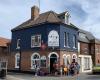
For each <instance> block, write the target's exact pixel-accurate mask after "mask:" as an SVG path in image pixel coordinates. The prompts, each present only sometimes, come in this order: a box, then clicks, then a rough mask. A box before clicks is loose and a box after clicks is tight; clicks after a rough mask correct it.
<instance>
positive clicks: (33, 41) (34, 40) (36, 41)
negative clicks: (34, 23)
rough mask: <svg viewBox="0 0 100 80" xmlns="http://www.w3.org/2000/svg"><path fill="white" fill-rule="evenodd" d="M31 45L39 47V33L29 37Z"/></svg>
mask: <svg viewBox="0 0 100 80" xmlns="http://www.w3.org/2000/svg"><path fill="white" fill-rule="evenodd" d="M31 47H41V35H35V36H32V37H31Z"/></svg>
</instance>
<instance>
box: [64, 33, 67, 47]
mask: <svg viewBox="0 0 100 80" xmlns="http://www.w3.org/2000/svg"><path fill="white" fill-rule="evenodd" d="M66 39H67V38H66V32H64V47H66V46H67V42H66Z"/></svg>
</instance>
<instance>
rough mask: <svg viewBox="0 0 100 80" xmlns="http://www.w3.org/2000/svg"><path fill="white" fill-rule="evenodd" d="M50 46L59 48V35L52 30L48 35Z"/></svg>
mask: <svg viewBox="0 0 100 80" xmlns="http://www.w3.org/2000/svg"><path fill="white" fill-rule="evenodd" d="M48 46H50V47H58V46H59V34H58V32H57V31H55V30H52V31H50V33H49V35H48Z"/></svg>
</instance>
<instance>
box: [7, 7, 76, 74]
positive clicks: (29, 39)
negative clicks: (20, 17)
mask: <svg viewBox="0 0 100 80" xmlns="http://www.w3.org/2000/svg"><path fill="white" fill-rule="evenodd" d="M69 18H70V14H69V13H68V12H67V11H66V12H63V13H60V14H58V13H55V12H53V11H48V12H45V13H42V14H40V13H39V8H38V7H36V6H34V7H32V8H31V19H29V20H28V21H26V22H24V23H22V24H21V25H19V26H17V27H15V28H14V29H12V30H11V31H12V40H11V53H10V54H9V61H8V62H9V63H8V69H9V70H21V71H34V70H35V69H36V68H37V69H41V70H43V71H44V72H48V73H50V72H52V71H53V70H54V69H53V63H54V62H57V63H58V65H59V68H60V67H61V66H63V65H66V66H67V65H69V64H70V63H71V62H72V60H73V59H74V60H76V61H77V53H78V28H77V27H76V26H74V25H73V24H71V23H70V22H69Z"/></svg>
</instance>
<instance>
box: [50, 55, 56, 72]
mask: <svg viewBox="0 0 100 80" xmlns="http://www.w3.org/2000/svg"><path fill="white" fill-rule="evenodd" d="M56 62H57V56H56V55H55V54H52V55H51V56H50V73H52V72H53V71H54V66H53V65H54V64H55V63H56Z"/></svg>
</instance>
